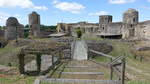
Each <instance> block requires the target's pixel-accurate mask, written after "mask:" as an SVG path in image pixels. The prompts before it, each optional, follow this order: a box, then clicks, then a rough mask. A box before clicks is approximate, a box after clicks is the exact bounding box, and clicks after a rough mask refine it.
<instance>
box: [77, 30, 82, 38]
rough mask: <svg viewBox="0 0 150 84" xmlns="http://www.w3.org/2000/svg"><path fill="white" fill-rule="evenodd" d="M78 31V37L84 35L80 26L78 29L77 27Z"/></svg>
mask: <svg viewBox="0 0 150 84" xmlns="http://www.w3.org/2000/svg"><path fill="white" fill-rule="evenodd" d="M76 33H77V37H78V38H81V36H82V31H81V29H80V28H77V29H76Z"/></svg>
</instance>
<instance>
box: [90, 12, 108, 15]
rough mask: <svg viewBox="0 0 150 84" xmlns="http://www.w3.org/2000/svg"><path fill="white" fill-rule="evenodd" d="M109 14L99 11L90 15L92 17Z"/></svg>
mask: <svg viewBox="0 0 150 84" xmlns="http://www.w3.org/2000/svg"><path fill="white" fill-rule="evenodd" d="M108 14H109V12H106V11H98V12H95V13H89V15H90V16H99V15H108Z"/></svg>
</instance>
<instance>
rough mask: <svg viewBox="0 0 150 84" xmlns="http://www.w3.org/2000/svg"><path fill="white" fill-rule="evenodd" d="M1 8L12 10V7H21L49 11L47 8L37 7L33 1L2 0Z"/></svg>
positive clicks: (0, 1)
mask: <svg viewBox="0 0 150 84" xmlns="http://www.w3.org/2000/svg"><path fill="white" fill-rule="evenodd" d="M0 7H3V8H11V7H21V8H31V9H37V10H47V9H48V8H47V7H46V6H36V5H34V4H33V2H32V1H31V0H0Z"/></svg>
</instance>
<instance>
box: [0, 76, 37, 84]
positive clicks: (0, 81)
mask: <svg viewBox="0 0 150 84" xmlns="http://www.w3.org/2000/svg"><path fill="white" fill-rule="evenodd" d="M34 80H35V77H21V76H9V77H3V78H0V84H33V82H34Z"/></svg>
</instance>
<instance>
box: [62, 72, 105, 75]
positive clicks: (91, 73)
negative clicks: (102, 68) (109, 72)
mask: <svg viewBox="0 0 150 84" xmlns="http://www.w3.org/2000/svg"><path fill="white" fill-rule="evenodd" d="M62 74H70V75H71V74H80V75H104V73H103V72H62Z"/></svg>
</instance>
